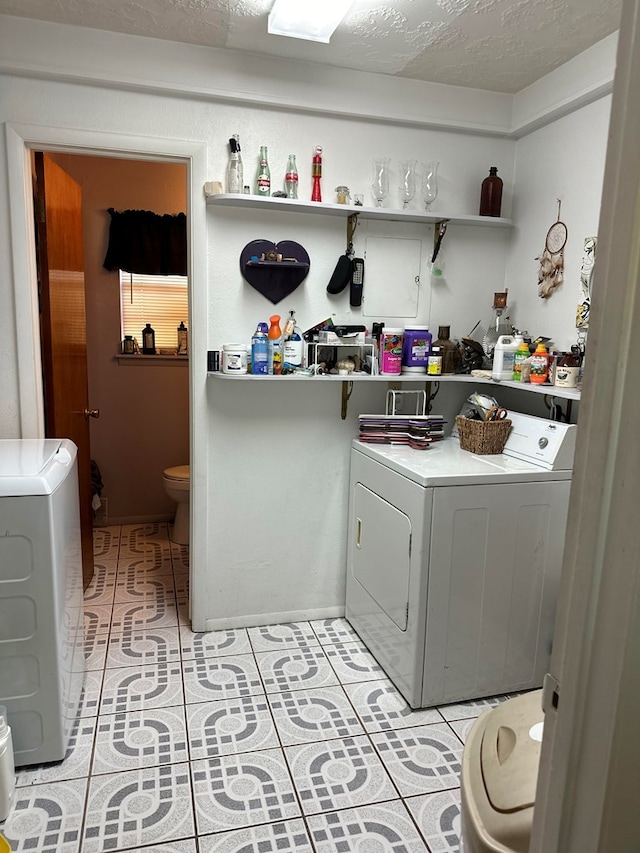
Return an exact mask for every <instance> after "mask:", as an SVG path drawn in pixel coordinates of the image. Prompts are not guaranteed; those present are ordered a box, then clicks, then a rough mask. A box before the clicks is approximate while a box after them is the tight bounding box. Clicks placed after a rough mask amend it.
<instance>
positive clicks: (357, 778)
mask: <svg viewBox="0 0 640 853" xmlns="http://www.w3.org/2000/svg"><path fill="white" fill-rule="evenodd" d="M285 753H286V755H287V758H288V760H289V766H290V767H291V774H292V776H293V781H294V783H295V785H296V788H297V790H298V794H299V796H300V802H301V804H302V809H303V811H304V813H305V814H307V815H309V814H317V813H318V812H326V811H334V810H335V809H344V808H350V807H352V806H359V805H365V804H367V803H377V802H381V801H382V800H391V799H395V798H397V796H398V794H397V791H396V789H395V788H394V786H393V785H392V784H391V780H390V778H389V776H388V774H387V772H386V771H385V769H384V767H383V765H382V762H381V761H380V759H379V758H378V756H377V754H376V751H375V749H374V748H373V747H372V745H371V742H370V741H369V738H367V737H355V738H343V739H339V740H329V741H322V742H320V743H311V744H305V745H304V746H290V747H286V748H285Z"/></svg>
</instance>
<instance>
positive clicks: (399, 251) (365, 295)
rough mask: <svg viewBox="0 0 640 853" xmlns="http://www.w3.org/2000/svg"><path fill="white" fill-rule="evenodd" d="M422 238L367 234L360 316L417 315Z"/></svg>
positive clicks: (378, 317)
mask: <svg viewBox="0 0 640 853" xmlns="http://www.w3.org/2000/svg"><path fill="white" fill-rule="evenodd" d="M421 256H422V241H421V240H412V239H409V238H405V237H367V239H366V241H365V253H364V261H365V273H364V288H363V291H362V316H363V317H375V318H377V319H380V317H417V316H418V297H419V294H420V259H421Z"/></svg>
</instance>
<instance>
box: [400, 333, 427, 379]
mask: <svg viewBox="0 0 640 853" xmlns="http://www.w3.org/2000/svg"><path fill="white" fill-rule="evenodd" d="M431 339H432V335H431V332H430V331H429V327H428V326H405V328H404V336H403V342H402V367H403V371H404V368H422V372H423V373H425V372H426V369H427V366H428V364H429V353H430V352H431ZM411 372H412V373H413V372H415V373H418V372H419V371H418V370H416V371H411Z"/></svg>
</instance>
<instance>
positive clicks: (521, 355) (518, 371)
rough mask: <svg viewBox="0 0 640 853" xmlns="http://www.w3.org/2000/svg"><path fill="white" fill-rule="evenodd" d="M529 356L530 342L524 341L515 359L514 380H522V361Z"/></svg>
mask: <svg viewBox="0 0 640 853" xmlns="http://www.w3.org/2000/svg"><path fill="white" fill-rule="evenodd" d="M528 358H529V344H527V343H526V341H522V343H521V344H520V346H519V347H518V349H517V350H516V354H515V357H514V360H513V381H514V382H522V362H523V361H526V360H527V359H528Z"/></svg>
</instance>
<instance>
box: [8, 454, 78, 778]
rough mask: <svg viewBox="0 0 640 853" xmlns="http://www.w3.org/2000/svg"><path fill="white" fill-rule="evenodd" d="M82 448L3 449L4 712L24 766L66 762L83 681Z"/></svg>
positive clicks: (20, 763) (20, 761)
mask: <svg viewBox="0 0 640 853" xmlns="http://www.w3.org/2000/svg"><path fill="white" fill-rule="evenodd" d="M82 606H83V604H82V555H81V543H80V513H79V503H78V471H77V461H76V446H75V445H74V444H73V442H71V441H69V440H68V439H23V440H4V441H0V704H2V705H6V706H7V711H8V717H9V724H10V726H11V730H12V735H13V746H14V753H15V763H16V766H21V765H25V764H40V763H43V762H47V761H59V760H61V759H62V758H64V755H65V752H66V750H67V746H68V743H69V736H70V734H71V730H72V727H73V724H74V721H75V718H76V714H77V711H78V705H79V701H80V693H81V691H82V685H83V681H84V654H83V637H84V633H83V625H82V618H83V610H82Z"/></svg>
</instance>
